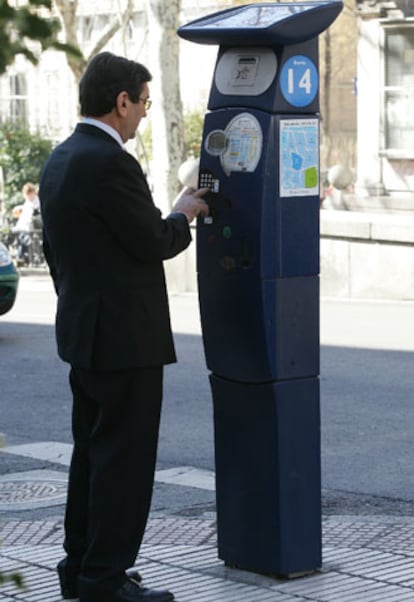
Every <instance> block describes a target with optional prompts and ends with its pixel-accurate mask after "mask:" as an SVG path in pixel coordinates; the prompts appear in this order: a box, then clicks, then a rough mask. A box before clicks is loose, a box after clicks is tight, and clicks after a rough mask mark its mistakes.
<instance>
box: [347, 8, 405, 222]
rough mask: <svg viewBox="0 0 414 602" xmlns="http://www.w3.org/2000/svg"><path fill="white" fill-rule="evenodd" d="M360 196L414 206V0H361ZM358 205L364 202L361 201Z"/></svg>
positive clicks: (383, 205)
mask: <svg viewBox="0 0 414 602" xmlns="http://www.w3.org/2000/svg"><path fill="white" fill-rule="evenodd" d="M357 7H358V15H359V35H358V80H357V87H358V94H357V99H358V104H357V115H358V151H357V182H356V190H355V193H356V198H357V201H358V202H359V204H360V205H361V206H363V207H364V208H368V209H373V210H395V211H412V210H414V1H413V0H391V1H382V0H369V1H367V0H357ZM357 204H358V203H357Z"/></svg>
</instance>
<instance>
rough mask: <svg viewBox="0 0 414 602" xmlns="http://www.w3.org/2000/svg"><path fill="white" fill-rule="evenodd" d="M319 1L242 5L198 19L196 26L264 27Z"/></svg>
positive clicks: (309, 8) (317, 4) (224, 27)
mask: <svg viewBox="0 0 414 602" xmlns="http://www.w3.org/2000/svg"><path fill="white" fill-rule="evenodd" d="M321 4H324V3H320V2H309V3H308V4H305V3H302V4H277V5H271V6H264V5H257V6H252V5H250V6H242V7H240V8H237V9H235V10H231V11H229V12H228V13H227V14H226V13H221V14H216V15H212V16H211V17H206V18H205V19H198V20H197V22H196V25H197V27H203V28H206V29H215V28H219V29H227V28H229V29H255V28H259V29H262V28H266V27H270V26H271V25H274V24H275V23H278V22H279V21H283V20H284V19H286V18H288V17H291V16H292V15H295V14H298V13H303V12H305V11H307V10H311V9H315V7H316V6H320V5H321Z"/></svg>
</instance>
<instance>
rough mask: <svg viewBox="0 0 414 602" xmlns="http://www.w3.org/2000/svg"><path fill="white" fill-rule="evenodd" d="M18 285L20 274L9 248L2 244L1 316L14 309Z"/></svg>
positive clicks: (0, 252)
mask: <svg viewBox="0 0 414 602" xmlns="http://www.w3.org/2000/svg"><path fill="white" fill-rule="evenodd" d="M18 284H19V272H18V271H17V270H16V266H15V265H14V263H13V261H12V259H11V257H10V254H9V252H8V250H7V248H6V247H5V246H4V244H3V243H1V242H0V316H1V315H2V314H5V313H6V312H8V311H9V310H10V309H11V308H12V307H13V304H14V301H15V299H16V295H17V286H18Z"/></svg>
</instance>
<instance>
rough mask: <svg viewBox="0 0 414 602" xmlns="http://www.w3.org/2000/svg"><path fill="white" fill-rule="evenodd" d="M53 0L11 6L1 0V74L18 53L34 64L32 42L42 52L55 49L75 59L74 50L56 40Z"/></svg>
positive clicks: (34, 56) (6, 1)
mask: <svg viewBox="0 0 414 602" xmlns="http://www.w3.org/2000/svg"><path fill="white" fill-rule="evenodd" d="M51 8H52V0H28V2H27V4H25V5H23V6H17V7H15V6H10V3H9V1H8V0H0V74H1V73H4V72H5V71H6V69H7V67H8V66H9V65H11V64H12V63H13V61H14V59H15V57H16V55H18V54H23V55H24V56H25V57H26V58H27V59H28V60H29V61H31V62H32V63H34V64H36V63H37V61H38V55H37V54H36V52H35V50H34V47H35V45H34V44H33V42H37V43H38V44H39V45H40V49H41V50H45V49H47V48H56V49H58V50H63V51H65V52H67V53H70V54H71V55H72V56H76V55H77V54H78V53H77V50H76V49H75V48H74V47H71V46H69V45H67V44H62V43H61V42H59V41H58V38H57V36H58V32H59V30H60V23H59V20H58V19H54V18H52V16H51V12H50V10H51Z"/></svg>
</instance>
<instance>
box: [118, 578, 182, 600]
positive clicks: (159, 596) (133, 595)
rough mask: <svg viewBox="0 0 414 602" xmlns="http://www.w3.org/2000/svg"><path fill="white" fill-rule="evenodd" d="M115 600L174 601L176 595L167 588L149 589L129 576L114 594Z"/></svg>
mask: <svg viewBox="0 0 414 602" xmlns="http://www.w3.org/2000/svg"><path fill="white" fill-rule="evenodd" d="M113 600H114V602H172V601H173V600H174V595H173V594H172V593H171V592H169V591H168V590H166V589H160V590H156V589H149V588H147V587H142V585H141V584H140V583H138V582H137V581H135V580H134V579H131V578H129V579H128V581H125V583H124V584H123V586H122V587H120V588H119V589H118V590H117V591H116V592H115V594H114V599H113Z"/></svg>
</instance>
